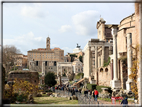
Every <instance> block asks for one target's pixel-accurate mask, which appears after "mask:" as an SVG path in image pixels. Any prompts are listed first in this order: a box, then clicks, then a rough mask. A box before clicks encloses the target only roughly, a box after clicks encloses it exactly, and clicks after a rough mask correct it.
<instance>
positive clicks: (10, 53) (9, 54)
mask: <svg viewBox="0 0 142 107" xmlns="http://www.w3.org/2000/svg"><path fill="white" fill-rule="evenodd" d="M19 53H21V52H20V50H19V49H17V48H16V47H15V46H13V45H5V46H4V47H3V65H4V68H5V71H6V75H7V73H8V72H9V71H10V69H11V67H12V66H14V62H15V61H16V58H15V56H14V55H16V54H19Z"/></svg>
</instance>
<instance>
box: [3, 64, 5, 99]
mask: <svg viewBox="0 0 142 107" xmlns="http://www.w3.org/2000/svg"><path fill="white" fill-rule="evenodd" d="M4 90H5V69H4V67H3V66H2V98H3V99H4V98H5V97H4Z"/></svg>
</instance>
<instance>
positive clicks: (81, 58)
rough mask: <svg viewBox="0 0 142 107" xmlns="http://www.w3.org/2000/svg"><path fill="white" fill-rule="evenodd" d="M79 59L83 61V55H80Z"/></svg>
mask: <svg viewBox="0 0 142 107" xmlns="http://www.w3.org/2000/svg"><path fill="white" fill-rule="evenodd" d="M79 60H80V62H82V63H83V57H82V56H81V55H80V56H79Z"/></svg>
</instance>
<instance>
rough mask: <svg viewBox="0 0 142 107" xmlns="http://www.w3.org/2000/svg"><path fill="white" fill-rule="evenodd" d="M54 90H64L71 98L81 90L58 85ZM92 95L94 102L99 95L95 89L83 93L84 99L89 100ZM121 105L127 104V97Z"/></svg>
mask: <svg viewBox="0 0 142 107" xmlns="http://www.w3.org/2000/svg"><path fill="white" fill-rule="evenodd" d="M55 89H57V90H62V91H64V90H66V91H68V92H71V96H73V95H75V92H79V93H81V92H82V89H77V88H69V85H62V86H60V85H59V86H57V87H55ZM92 95H93V97H94V101H97V98H98V95H99V92H98V91H97V89H94V91H92V90H91V89H90V90H88V89H85V91H84V96H85V97H87V98H88V97H89V98H90V99H91V97H92ZM121 104H124V105H127V104H128V101H127V97H126V98H125V99H124V100H122V102H121Z"/></svg>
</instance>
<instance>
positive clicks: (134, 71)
mask: <svg viewBox="0 0 142 107" xmlns="http://www.w3.org/2000/svg"><path fill="white" fill-rule="evenodd" d="M132 48H133V49H134V52H135V55H133V60H132V67H131V71H132V73H131V74H130V75H129V78H130V79H132V80H133V82H132V85H131V89H132V92H133V93H134V94H135V99H138V87H137V78H138V69H139V59H138V52H139V45H136V47H132Z"/></svg>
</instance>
